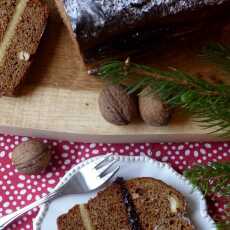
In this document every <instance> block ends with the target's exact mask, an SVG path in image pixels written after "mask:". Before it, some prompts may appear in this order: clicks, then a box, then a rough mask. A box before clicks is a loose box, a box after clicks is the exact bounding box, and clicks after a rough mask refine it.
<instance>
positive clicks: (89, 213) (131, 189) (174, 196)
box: [57, 178, 195, 230]
mask: <svg viewBox="0 0 230 230" xmlns="http://www.w3.org/2000/svg"><path fill="white" fill-rule="evenodd" d="M186 206H187V203H186V201H185V199H184V197H183V196H182V194H181V193H179V192H177V191H176V190H175V189H174V188H172V187H170V186H168V185H167V184H165V183H164V182H162V181H159V180H155V179H152V178H136V179H131V180H128V181H124V180H122V179H119V180H117V181H116V182H115V183H113V184H112V185H111V186H109V187H107V188H106V189H105V190H104V191H101V192H99V193H98V195H97V196H96V197H95V198H93V199H91V200H90V201H89V202H88V203H87V204H85V205H84V204H82V205H76V206H74V207H73V208H72V209H70V210H69V212H68V213H67V214H64V215H62V216H60V217H59V218H58V220H57V224H58V230H141V229H142V230H166V229H167V230H194V229H195V227H194V226H193V225H192V224H191V223H190V220H189V219H188V218H187V217H186Z"/></svg>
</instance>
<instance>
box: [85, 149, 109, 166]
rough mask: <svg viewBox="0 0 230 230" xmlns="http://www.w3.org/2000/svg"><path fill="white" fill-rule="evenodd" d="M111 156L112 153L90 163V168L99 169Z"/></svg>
mask: <svg viewBox="0 0 230 230" xmlns="http://www.w3.org/2000/svg"><path fill="white" fill-rule="evenodd" d="M110 156H112V153H109V154H107V155H105V156H101V157H99V158H98V159H97V160H95V161H93V162H91V163H89V166H90V167H92V168H97V167H98V166H99V165H100V164H102V163H103V162H105V161H106V160H108V159H109V157H110Z"/></svg>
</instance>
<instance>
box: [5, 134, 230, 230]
mask: <svg viewBox="0 0 230 230" xmlns="http://www.w3.org/2000/svg"><path fill="white" fill-rule="evenodd" d="M28 139H29V138H28V137H19V136H8V135H0V217H1V216H4V215H7V214H9V213H11V212H13V211H15V210H18V209H20V208H22V207H24V206H25V205H27V204H30V203H31V202H33V201H35V200H37V199H39V198H40V197H42V196H45V195H46V194H47V193H48V192H49V191H50V190H51V189H52V188H53V187H55V185H56V184H57V183H58V182H59V180H60V178H61V177H62V176H64V175H65V173H66V172H67V171H68V170H69V169H71V167H73V166H74V165H76V164H78V163H79V162H81V161H84V160H85V159H88V158H90V157H93V156H98V155H101V154H107V153H113V154H120V155H130V156H132V155H147V156H149V157H151V158H153V159H156V160H159V161H162V162H167V163H169V164H171V165H172V167H173V168H174V169H175V170H177V171H178V172H180V173H182V172H183V171H184V170H185V169H187V168H191V167H192V166H193V165H196V164H208V163H211V162H217V161H230V143H143V144H100V143H98V144H95V143H88V144H87V143H86V144H85V143H78V142H68V141H57V140H47V139H43V142H45V143H48V144H49V148H50V149H52V160H51V162H50V164H49V166H48V168H47V170H46V171H45V172H43V173H42V174H38V175H30V176H28V175H23V174H20V173H19V172H18V171H17V170H16V169H15V168H14V166H13V165H12V164H11V155H12V150H13V149H14V148H15V146H17V145H18V144H20V143H21V142H23V141H27V140H28ZM208 205H209V212H210V214H211V215H212V216H213V217H214V218H218V219H224V218H226V216H225V215H224V205H226V204H225V203H224V202H223V200H222V198H221V197H218V196H216V197H210V198H209V199H208ZM37 212H38V208H35V209H34V210H32V211H30V212H28V213H27V214H26V215H25V216H24V217H22V218H20V219H18V220H16V221H15V222H14V223H12V224H11V225H9V226H8V227H7V228H6V229H7V230H11V229H17V230H25V229H32V220H33V218H34V217H35V216H36V214H37Z"/></svg>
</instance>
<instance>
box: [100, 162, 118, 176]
mask: <svg viewBox="0 0 230 230" xmlns="http://www.w3.org/2000/svg"><path fill="white" fill-rule="evenodd" d="M117 161H118V160H117V159H114V160H112V161H110V162H109V163H108V164H106V165H104V166H102V167H100V168H99V169H96V174H97V175H98V176H101V175H102V174H103V173H104V172H106V170H108V169H109V168H111V166H113V165H114V164H115V163H116V162H117Z"/></svg>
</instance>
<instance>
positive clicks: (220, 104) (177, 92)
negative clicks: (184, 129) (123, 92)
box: [98, 60, 230, 137]
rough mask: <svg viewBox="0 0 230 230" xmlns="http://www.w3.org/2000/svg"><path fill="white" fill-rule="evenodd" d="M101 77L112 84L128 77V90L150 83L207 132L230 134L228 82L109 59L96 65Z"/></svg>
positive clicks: (134, 90)
mask: <svg viewBox="0 0 230 230" xmlns="http://www.w3.org/2000/svg"><path fill="white" fill-rule="evenodd" d="M98 75H99V76H100V78H101V79H103V80H108V81H110V82H112V83H114V84H118V83H124V82H126V81H127V80H129V83H128V91H129V93H134V92H139V91H141V90H142V89H143V88H145V87H147V86H149V87H151V89H152V91H153V92H157V93H159V95H160V96H161V98H162V99H163V100H164V101H166V102H167V103H168V104H169V105H170V106H171V107H181V108H183V109H185V110H187V111H188V112H190V113H191V114H192V115H193V116H194V118H195V121H197V122H199V123H200V125H201V127H203V128H204V129H208V130H211V131H209V132H210V133H218V134H219V135H221V136H228V137H229V136H230V86H229V85H225V84H217V85H215V84H212V83H209V82H207V81H205V80H202V79H199V78H197V77H195V76H193V75H191V74H188V73H185V72H183V71H180V70H172V71H161V70H159V69H157V68H154V67H149V66H145V65H140V64H135V63H130V62H126V63H124V62H120V61H117V60H115V61H110V62H107V63H105V64H103V65H102V66H101V67H100V68H99V69H98Z"/></svg>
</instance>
